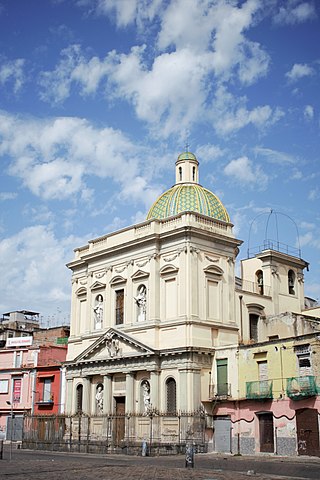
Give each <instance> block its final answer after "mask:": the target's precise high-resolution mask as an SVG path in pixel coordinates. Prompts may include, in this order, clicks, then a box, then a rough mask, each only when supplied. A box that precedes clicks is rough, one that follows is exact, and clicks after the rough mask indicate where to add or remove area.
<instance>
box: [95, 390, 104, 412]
mask: <svg viewBox="0 0 320 480" xmlns="http://www.w3.org/2000/svg"><path fill="white" fill-rule="evenodd" d="M96 407H97V413H103V385H102V384H101V383H99V385H98V386H97V392H96Z"/></svg>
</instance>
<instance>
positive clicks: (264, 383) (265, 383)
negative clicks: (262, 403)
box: [246, 380, 273, 399]
mask: <svg viewBox="0 0 320 480" xmlns="http://www.w3.org/2000/svg"><path fill="white" fill-rule="evenodd" d="M272 385H273V382H272V380H261V381H257V382H246V398H248V399H263V398H273V395H272Z"/></svg>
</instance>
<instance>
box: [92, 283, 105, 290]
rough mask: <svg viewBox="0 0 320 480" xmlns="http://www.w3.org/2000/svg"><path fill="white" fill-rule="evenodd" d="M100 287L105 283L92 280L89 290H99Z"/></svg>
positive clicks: (103, 286)
mask: <svg viewBox="0 0 320 480" xmlns="http://www.w3.org/2000/svg"><path fill="white" fill-rule="evenodd" d="M101 288H105V284H104V283H101V282H94V284H93V285H92V286H91V290H99V289H101Z"/></svg>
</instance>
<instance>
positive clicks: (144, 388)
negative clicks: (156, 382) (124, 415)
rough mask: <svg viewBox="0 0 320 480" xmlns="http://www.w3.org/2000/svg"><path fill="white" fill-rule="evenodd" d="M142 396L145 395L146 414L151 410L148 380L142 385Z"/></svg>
mask: <svg viewBox="0 0 320 480" xmlns="http://www.w3.org/2000/svg"><path fill="white" fill-rule="evenodd" d="M142 395H143V405H144V413H148V412H149V410H150V385H149V382H147V381H146V380H145V381H144V382H143V383H142Z"/></svg>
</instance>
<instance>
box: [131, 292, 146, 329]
mask: <svg viewBox="0 0 320 480" xmlns="http://www.w3.org/2000/svg"><path fill="white" fill-rule="evenodd" d="M134 299H135V301H136V304H137V306H138V318H137V320H138V322H143V321H144V320H145V319H146V313H147V289H146V287H145V285H141V286H140V287H139V289H138V295H137V296H136V297H134Z"/></svg>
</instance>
